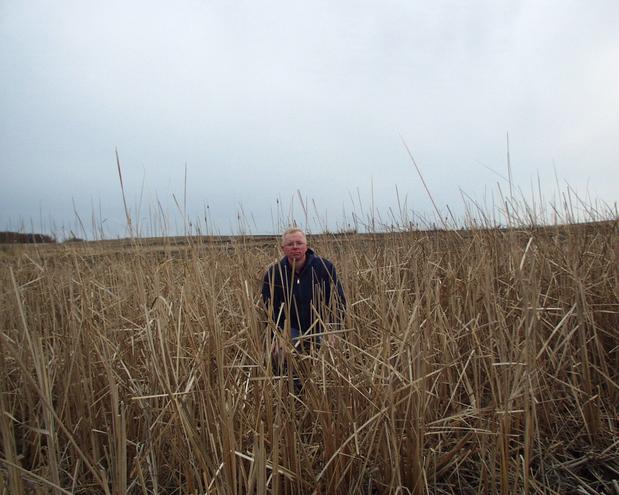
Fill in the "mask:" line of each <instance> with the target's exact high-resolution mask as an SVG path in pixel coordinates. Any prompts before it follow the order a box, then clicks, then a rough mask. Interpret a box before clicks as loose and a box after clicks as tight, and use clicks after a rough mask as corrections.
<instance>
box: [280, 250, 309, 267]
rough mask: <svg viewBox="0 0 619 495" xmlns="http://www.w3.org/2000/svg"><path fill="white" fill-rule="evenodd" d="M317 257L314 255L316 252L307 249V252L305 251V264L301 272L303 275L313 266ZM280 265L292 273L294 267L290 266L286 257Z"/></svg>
mask: <svg viewBox="0 0 619 495" xmlns="http://www.w3.org/2000/svg"><path fill="white" fill-rule="evenodd" d="M315 257H316V253H314V250H313V249H310V248H307V251H305V264H304V265H303V269H302V270H301V272H300V273H303V272H304V271H305V270H306V269H307V268H308V267H309V266H310V265H311V264H312V262H313V261H314V258H315ZM280 263H281V265H282V266H284V267H285V268H286V269H288V270H290V271H292V265H291V264H290V262H289V261H288V258H287V257H286V256H284V257H283V258H282V260H281V262H280Z"/></svg>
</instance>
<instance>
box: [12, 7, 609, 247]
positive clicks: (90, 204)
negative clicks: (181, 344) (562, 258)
mask: <svg viewBox="0 0 619 495" xmlns="http://www.w3.org/2000/svg"><path fill="white" fill-rule="evenodd" d="M0 70H1V73H2V77H1V78H0V85H1V88H0V108H1V112H0V170H1V181H0V230H3V229H9V228H10V229H18V228H20V229H25V230H30V229H31V227H32V228H34V229H35V230H43V231H46V232H50V231H53V232H55V233H56V234H57V235H63V234H62V233H63V232H64V233H65V234H66V232H68V231H69V230H72V231H74V232H75V233H76V234H77V235H79V236H80V237H82V236H83V235H86V236H92V235H93V234H92V232H91V225H92V223H93V213H94V216H95V217H96V219H95V223H96V224H98V225H100V226H102V228H103V232H104V234H105V235H106V236H110V237H114V236H118V235H124V233H125V228H124V225H125V223H126V222H125V216H124V210H123V200H122V195H121V190H120V186H119V179H118V172H117V167H116V157H115V149H118V153H119V156H120V162H121V166H122V173H123V179H124V186H125V192H126V199H127V206H128V208H129V210H130V214H131V216H132V218H133V221H134V223H136V222H137V223H138V224H140V225H141V229H142V232H143V233H144V234H148V233H149V232H152V231H153V229H154V228H155V227H156V226H157V225H158V226H159V227H156V228H157V229H160V227H161V221H160V219H161V211H163V213H164V218H165V219H166V225H167V229H168V231H169V233H176V232H177V231H178V230H179V229H180V230H182V229H183V228H184V225H183V220H182V215H181V214H180V212H179V208H180V210H183V209H186V212H187V217H188V218H189V219H190V220H191V222H192V225H193V228H194V229H195V228H197V226H198V225H200V228H201V229H203V230H204V229H209V230H211V231H214V232H220V233H228V232H238V231H239V230H243V229H245V230H249V231H251V232H253V233H262V232H265V233H270V232H273V231H274V230H277V229H278V228H279V226H278V223H282V222H284V221H285V220H284V218H285V217H287V216H288V215H289V212H290V208H291V207H292V213H293V215H294V217H295V218H296V220H297V221H298V222H299V223H300V224H302V225H305V222H306V219H305V214H304V213H303V211H302V207H301V204H300V201H299V197H300V198H302V199H303V201H304V202H307V206H308V212H307V216H308V219H307V221H308V227H309V228H310V229H311V230H313V231H316V230H319V229H320V225H323V226H324V224H325V223H326V224H327V226H328V227H329V228H332V229H333V228H343V227H345V226H346V225H347V224H349V223H352V220H351V219H352V218H353V216H352V215H353V213H354V214H355V215H356V216H357V217H362V218H366V217H367V215H368V212H369V211H371V209H372V206H373V207H374V209H375V211H377V212H378V214H379V215H381V217H380V218H381V220H382V221H383V222H384V223H390V222H391V223H393V222H394V219H393V218H391V217H390V215H391V213H390V210H389V209H390V208H391V212H394V214H393V216H394V217H396V221H397V219H398V218H399V219H402V218H403V217H405V218H406V219H415V218H417V219H419V218H425V219H432V218H433V216H434V207H433V206H432V203H431V201H430V199H429V196H428V194H427V193H426V191H425V188H424V186H423V184H422V182H421V180H420V177H419V175H418V174H417V171H416V170H415V168H414V166H413V164H412V162H411V159H410V157H409V156H408V154H407V151H406V149H405V147H404V145H403V140H404V141H405V142H406V144H407V145H408V147H409V148H410V150H411V152H412V154H413V156H414V158H415V160H416V163H417V165H418V166H419V169H420V171H421V173H422V175H423V178H424V179H425V182H426V184H427V187H428V189H429V190H430V193H431V195H432V198H433V199H434V202H435V203H436V207H437V208H438V210H439V211H440V213H441V216H443V215H446V214H447V213H446V212H447V211H448V209H447V206H449V210H451V211H452V213H453V214H454V216H456V217H457V216H461V215H464V214H465V211H466V209H465V206H464V204H465V203H464V200H463V198H467V197H469V198H471V199H469V200H467V201H471V200H474V201H476V202H477V203H479V204H480V205H481V204H483V205H485V206H484V207H485V208H488V209H492V204H493V202H494V204H497V203H500V192H501V191H502V192H503V193H504V194H505V193H507V192H508V191H509V185H508V182H507V175H508V170H507V159H506V155H507V142H506V141H507V139H506V136H507V134H508V133H509V151H510V158H511V167H512V177H513V186H514V187H513V189H516V190H521V191H522V192H523V194H525V195H530V191H531V188H532V184H534V189H535V190H536V191H537V190H538V184H539V189H541V191H542V193H543V196H544V197H545V199H546V201H548V202H553V201H554V202H558V200H557V198H560V193H559V190H560V189H562V188H565V187H567V186H566V184H569V186H570V187H571V188H572V189H573V191H575V192H576V193H577V194H578V195H580V197H581V198H583V199H586V202H587V203H588V204H590V205H596V206H597V207H601V205H604V204H606V205H607V206H608V207H609V208H610V210H611V211H612V210H613V209H614V208H615V206H614V205H615V202H616V201H617V199H618V194H617V192H618V191H619V187H618V186H619V2H618V1H617V0H607V1H603V0H592V1H588V2H585V1H570V0H556V1H544V0H535V1H495V0H492V1H491V0H488V1H481V0H479V1H470V2H466V1H433V2H422V1H410V0H407V1H404V0H402V1H396V0H394V1H381V2H377V1H372V2H369V1H355V2H350V1H314V2H297V1H290V0H287V1H278V2H274V1H260V2H256V1H210V0H200V1H198V0H195V1H194V0H187V1H181V2H168V1H166V2H164V1H152V0H149V1H126V0H124V1H115V0H108V1H105V2H99V1H96V2H95V1H90V0H75V1H68V0H56V1H43V0H33V1H28V2H22V1H18V0H4V1H2V2H0ZM185 170H187V182H186V184H187V187H186V193H185ZM538 177H539V183H538ZM558 186H559V188H558ZM396 187H397V194H396ZM174 198H176V202H177V203H178V207H177V205H176V204H175V200H174ZM372 198H373V199H372ZM398 198H399V206H398ZM314 205H315V207H314ZM469 206H470V203H469ZM74 209H75V210H76V211H77V212H78V214H79V216H80V218H81V220H82V223H83V224H84V229H85V231H86V232H85V234H84V232H82V231H81V230H79V229H80V227H79V226H78V225H77V224H78V222H77V221H76V215H75V213H74ZM280 210H281V211H280ZM401 210H405V211H404V212H401ZM205 212H206V216H207V217H208V218H209V225H208V226H205V225H204V218H205ZM239 216H241V224H242V225H239V220H238V218H239ZM149 229H150V230H149Z"/></svg>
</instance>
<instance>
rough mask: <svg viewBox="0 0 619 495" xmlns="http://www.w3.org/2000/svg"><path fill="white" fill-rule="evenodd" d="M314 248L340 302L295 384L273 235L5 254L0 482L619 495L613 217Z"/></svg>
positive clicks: (209, 489) (19, 486)
mask: <svg viewBox="0 0 619 495" xmlns="http://www.w3.org/2000/svg"><path fill="white" fill-rule="evenodd" d="M310 243H311V244H312V246H313V247H314V248H315V249H316V250H317V252H318V253H319V254H321V255H323V256H325V257H327V258H329V259H331V260H332V261H334V262H335V264H336V266H337V268H338V274H339V276H340V278H341V280H342V282H343V284H344V287H345V291H346V295H347V298H348V311H347V315H346V321H345V328H344V330H343V331H342V332H340V333H337V337H336V340H335V342H334V343H327V344H325V345H324V346H323V347H322V348H321V350H320V352H317V353H316V354H313V355H305V356H294V355H292V354H291V356H290V360H291V367H292V368H298V369H299V370H300V371H299V372H300V373H301V374H302V376H303V381H304V388H303V391H302V393H301V394H300V395H298V396H297V395H295V394H294V393H290V391H291V390H292V388H291V385H292V384H291V381H290V380H291V377H277V376H274V374H273V370H272V369H271V363H270V358H269V349H268V346H269V345H270V335H271V326H272V325H269V324H268V323H267V322H266V321H265V316H264V314H263V311H262V308H261V304H260V298H259V289H260V283H261V279H262V275H263V273H264V270H265V268H266V267H267V266H268V265H269V264H270V263H272V262H274V261H275V260H276V259H278V258H279V257H280V253H279V251H278V245H277V244H278V239H277V238H276V237H273V236H264V237H260V236H258V237H224V238H222V237H219V238H189V239H185V238H174V239H164V240H162V239H150V240H137V241H131V240H121V241H99V242H87V243H79V242H76V243H66V244H56V245H43V244H35V245H28V246H17V245H11V246H7V247H3V248H2V249H0V322H1V325H0V332H1V334H0V345H1V349H2V356H1V357H2V359H1V360H0V362H1V368H0V392H1V393H0V397H1V403H0V408H1V409H2V415H0V429H1V434H2V440H1V442H2V443H1V445H2V453H1V456H2V459H1V461H0V487H1V489H3V493H11V494H20V493H54V490H55V493H110V494H111V493H145V494H146V493H149V494H150V493H249V492H256V493H312V492H313V491H316V492H317V493H415V494H419V493H501V494H507V493H524V492H528V493H608V494H611V493H615V494H616V493H619V491H617V490H619V484H618V481H619V226H618V223H617V221H614V222H602V223H597V224H584V225H566V226H559V227H552V228H531V229H518V230H509V229H505V230H497V229H495V230H486V229H480V230H471V231H450V232H441V231H434V232H406V233H393V234H382V235H378V234H374V235H370V234H350V235H339V236H328V235H323V236H317V237H314V238H312V239H311V240H310ZM37 490H38V492H37Z"/></svg>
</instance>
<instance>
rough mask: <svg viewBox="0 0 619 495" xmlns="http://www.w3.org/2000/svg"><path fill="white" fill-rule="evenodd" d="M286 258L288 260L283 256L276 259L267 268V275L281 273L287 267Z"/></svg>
mask: <svg viewBox="0 0 619 495" xmlns="http://www.w3.org/2000/svg"><path fill="white" fill-rule="evenodd" d="M285 260H286V259H285V258H282V259H281V260H279V261H275V262H273V263H271V264H270V265H269V267H268V268H267V270H266V273H265V275H269V274H279V273H281V272H282V271H283V270H285V269H286V263H285Z"/></svg>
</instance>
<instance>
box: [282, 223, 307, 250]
mask: <svg viewBox="0 0 619 495" xmlns="http://www.w3.org/2000/svg"><path fill="white" fill-rule="evenodd" d="M297 232H299V233H301V234H303V238H304V239H305V242H307V236H306V235H305V232H303V229H300V228H299V227H290V228H289V229H286V230H284V233H283V234H282V246H283V245H284V242H286V236H287V235H290V234H296V233H297Z"/></svg>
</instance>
